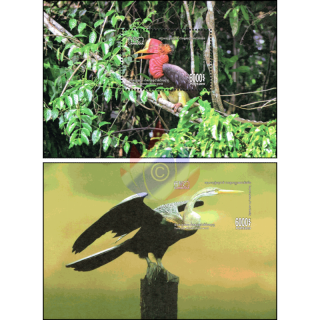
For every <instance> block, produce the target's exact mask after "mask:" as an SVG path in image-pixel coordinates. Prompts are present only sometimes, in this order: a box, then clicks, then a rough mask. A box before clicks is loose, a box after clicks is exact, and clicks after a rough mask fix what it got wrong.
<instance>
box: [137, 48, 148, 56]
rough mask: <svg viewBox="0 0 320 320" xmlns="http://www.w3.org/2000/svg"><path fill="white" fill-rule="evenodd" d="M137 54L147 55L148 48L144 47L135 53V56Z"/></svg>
mask: <svg viewBox="0 0 320 320" xmlns="http://www.w3.org/2000/svg"><path fill="white" fill-rule="evenodd" d="M137 53H149V48H146V47H144V48H143V49H141V50H139V51H137V52H135V54H137Z"/></svg>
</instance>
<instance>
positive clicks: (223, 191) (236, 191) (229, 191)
mask: <svg viewBox="0 0 320 320" xmlns="http://www.w3.org/2000/svg"><path fill="white" fill-rule="evenodd" d="M241 192H243V191H241V190H222V189H221V190H218V193H219V194H220V193H241Z"/></svg>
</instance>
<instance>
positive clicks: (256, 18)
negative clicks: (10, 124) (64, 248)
mask: <svg viewBox="0 0 320 320" xmlns="http://www.w3.org/2000/svg"><path fill="white" fill-rule="evenodd" d="M193 6H194V3H193V2H189V11H190V13H191V12H192V11H193V14H191V18H192V23H193V25H194V26H195V28H197V29H201V28H203V29H206V28H207V27H206V25H205V17H206V14H207V8H206V3H205V2H202V1H200V2H197V3H196V5H195V6H194V8H193ZM274 8H276V2H274V1H265V2H263V4H261V3H259V2H258V3H257V2H253V1H251V2H246V1H232V2H231V1H230V2H228V1H224V2H217V4H216V11H217V12H216V13H215V15H216V16H217V15H218V17H219V18H218V19H217V22H216V29H217V38H218V44H219V52H218V53H219V85H220V91H221V93H222V94H232V93H238V92H248V91H259V90H261V89H268V88H272V87H275V86H276V58H275V54H274V53H270V48H272V47H273V46H274V47H276V44H275V41H276V40H275V35H276V16H275V14H274V13H275V11H274ZM44 10H45V12H46V13H48V14H49V15H50V16H51V17H52V18H53V19H55V20H56V21H57V22H58V23H60V24H61V25H62V26H63V27H64V28H65V29H67V30H68V31H71V32H72V33H73V34H74V35H72V36H70V35H68V34H64V35H63V36H59V37H56V36H53V35H52V34H51V32H50V31H49V30H48V29H47V28H44V69H43V70H44V112H43V116H44V156H45V157H128V156H129V153H130V147H131V146H132V145H135V146H136V147H137V148H138V150H139V151H141V153H142V152H143V154H144V156H152V157H153V156H170V155H171V156H190V157H240V156H241V157H273V156H275V154H276V153H275V152H276V130H275V128H276V127H275V126H260V127H258V128H256V127H253V126H252V125H251V124H240V123H238V122H236V121H234V118H235V117H237V116H238V114H239V115H240V116H242V117H244V118H247V119H248V118H250V117H253V116H254V117H255V118H257V117H258V118H259V117H260V120H263V121H266V120H272V119H276V105H274V106H272V107H270V108H264V109H263V112H258V113H257V111H256V110H253V111H252V110H250V111H247V110H242V109H238V110H237V112H238V114H233V115H230V116H228V117H222V116H221V115H220V114H218V113H216V112H215V111H214V110H213V109H212V108H211V100H210V98H208V99H209V101H207V100H202V99H199V98H197V99H196V100H194V101H197V102H198V103H199V104H200V107H199V108H190V106H191V105H192V103H191V102H190V103H191V104H190V103H188V104H187V106H186V107H185V108H184V109H183V111H182V112H181V114H180V119H178V118H176V117H174V116H172V115H171V114H162V118H163V120H164V121H165V123H166V124H167V125H168V127H169V128H170V129H171V130H170V132H169V134H168V135H167V136H164V138H163V140H162V141H160V142H159V143H157V144H156V145H155V147H154V148H153V149H152V150H150V151H147V150H146V145H148V143H149V141H150V136H149V132H148V131H146V132H144V131H140V133H139V131H136V130H134V129H135V128H141V127H154V124H155V123H156V121H158V119H159V118H158V114H157V113H156V112H155V111H154V110H146V109H144V108H142V107H141V103H142V104H146V103H148V102H147V97H146V91H144V92H143V93H142V94H138V93H137V92H136V91H135V90H130V91H128V90H123V87H122V82H121V76H124V77H126V78H130V75H131V74H132V73H134V77H137V76H138V72H135V71H134V67H133V66H134V63H133V59H132V55H133V52H131V51H130V48H129V47H128V46H127V40H128V38H129V37H139V35H140V34H141V33H142V32H149V31H148V30H149V29H148V28H150V27H151V28H155V27H156V28H159V31H157V33H156V35H157V36H159V37H160V36H163V31H161V28H166V29H168V28H171V29H177V30H178V31H177V32H179V35H181V36H185V35H186V34H187V32H186V30H185V28H186V27H187V20H186V14H185V9H184V6H183V3H182V2H181V1H177V2H160V1H159V2H158V1H151V2H149V1H140V2H134V1H123V2H117V1H111V2H106V1H95V2H91V1H81V2H78V1H59V2H45V3H44ZM169 33H170V32H169ZM233 38H235V41H233V40H232V39H233ZM66 40H67V41H66ZM261 40H263V41H264V42H261ZM194 45H195V48H194V49H195V52H198V51H199V52H201V51H203V50H204V49H205V48H203V47H202V46H203V43H202V42H200V41H196V42H195V44H194ZM137 48H141V46H140V47H139V46H137ZM271 51H272V50H271ZM233 53H236V54H233ZM186 55H187V56H188V55H189V56H190V48H186V47H184V48H182V47H180V46H179V44H178V43H176V50H175V51H174V55H173V56H172V61H175V63H176V64H179V63H178V62H179V61H184V63H185V65H180V66H181V67H182V68H184V69H185V70H186V71H187V72H189V73H190V59H182V57H183V56H186ZM121 56H123V57H125V59H122V57H121ZM99 57H100V58H99ZM170 59H171V58H170ZM195 59H197V57H196V55H195ZM196 65H197V64H196ZM196 72H197V70H196ZM235 74H237V79H235V78H234V75H235ZM144 76H145V77H147V76H146V75H144ZM206 79H208V80H207V81H208V84H207V87H208V88H209V87H210V83H209V79H210V77H209V75H206ZM235 80H236V81H235ZM147 89H148V90H149V91H150V92H152V93H153V96H154V97H157V95H158V92H159V90H161V88H156V89H154V88H152V87H149V88H147ZM166 93H167V92H166ZM274 94H275V93H274V91H263V93H262V92H259V93H257V94H255V95H253V96H252V95H242V96H240V99H238V100H237V101H236V104H237V105H240V104H248V103H251V102H255V101H259V100H269V99H271V98H273V97H274ZM209 96H210V95H209ZM226 101H229V102H230V101H232V100H230V99H229V98H228V100H226ZM233 102H234V101H233ZM226 107H228V105H227V104H226ZM195 118H200V119H202V122H201V123H200V124H198V123H197V124H196V123H191V122H190V121H189V120H192V119H195ZM128 129H133V130H132V131H128ZM124 130H126V131H124ZM168 148H170V150H169V149H168Z"/></svg>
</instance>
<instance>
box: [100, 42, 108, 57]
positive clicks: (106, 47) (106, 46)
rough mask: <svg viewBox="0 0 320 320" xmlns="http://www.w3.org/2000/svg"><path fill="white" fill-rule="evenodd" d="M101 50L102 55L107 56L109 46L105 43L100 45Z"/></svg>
mask: <svg viewBox="0 0 320 320" xmlns="http://www.w3.org/2000/svg"><path fill="white" fill-rule="evenodd" d="M101 49H102V51H103V53H104V54H107V53H108V52H109V45H108V44H107V43H105V42H102V43H101Z"/></svg>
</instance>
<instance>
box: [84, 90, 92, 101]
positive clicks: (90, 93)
mask: <svg viewBox="0 0 320 320" xmlns="http://www.w3.org/2000/svg"><path fill="white" fill-rule="evenodd" d="M85 92H86V95H87V98H88V100H89V102H91V100H92V91H91V90H89V89H86V91H85Z"/></svg>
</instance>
